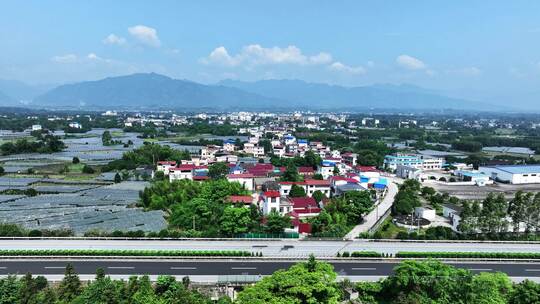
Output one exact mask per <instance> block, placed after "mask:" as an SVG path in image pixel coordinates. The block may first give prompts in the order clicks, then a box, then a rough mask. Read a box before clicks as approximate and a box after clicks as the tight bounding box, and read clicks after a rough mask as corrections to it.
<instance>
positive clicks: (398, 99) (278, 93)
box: [0, 73, 495, 110]
mask: <svg viewBox="0 0 540 304" xmlns="http://www.w3.org/2000/svg"><path fill="white" fill-rule="evenodd" d="M6 83H7V82H6V81H3V82H2V81H0V104H1V105H13V101H14V100H16V101H20V100H27V99H26V98H28V99H30V98H31V100H32V102H31V105H32V107H42V108H75V109H76V108H85V109H92V108H112V107H117V108H131V109H132V108H138V109H180V110H187V109H193V110H195V109H216V110H228V109H288V110H290V109H306V108H308V109H314V110H318V109H320V110H329V109H333V110H366V109H411V110H441V109H455V110H495V109H494V108H493V106H492V105H485V104H482V103H479V102H473V101H468V100H465V99H459V98H451V97H448V96H445V95H444V94H442V93H439V92H437V91H434V90H428V89H424V88H421V87H417V86H412V85H392V84H377V85H369V86H357V87H344V86H338V85H329V84H321V83H309V82H305V81H302V80H260V81H256V82H244V81H237V80H223V81H221V82H219V83H216V84H212V85H206V84H200V83H196V82H193V81H189V80H179V79H173V78H170V77H167V76H163V75H159V74H155V73H139V74H132V75H127V76H118V77H109V78H104V79H101V80H96V81H83V82H77V83H72V84H64V85H60V86H57V87H55V88H52V89H50V90H48V91H46V92H40V89H38V88H27V89H24V86H22V85H20V84H15V83H10V85H7V84H6ZM41 90H43V88H41ZM2 93H3V94H2ZM23 93H24V94H23ZM40 93H42V94H40Z"/></svg>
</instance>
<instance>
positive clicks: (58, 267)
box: [43, 266, 66, 269]
mask: <svg viewBox="0 0 540 304" xmlns="http://www.w3.org/2000/svg"><path fill="white" fill-rule="evenodd" d="M43 268H45V269H66V266H45V267H43Z"/></svg>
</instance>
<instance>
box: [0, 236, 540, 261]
mask: <svg viewBox="0 0 540 304" xmlns="http://www.w3.org/2000/svg"><path fill="white" fill-rule="evenodd" d="M0 248H2V249H118V250H124V249H140V250H145V249H146V250H156V249H163V250H246V251H250V252H262V253H263V255H264V256H265V257H288V258H305V257H307V256H309V255H310V254H314V255H315V256H317V257H335V256H336V254H337V252H338V251H339V252H343V251H349V252H352V251H362V250H367V251H377V252H381V253H396V252H398V251H467V252H539V253H540V244H527V243H504V244H503V243H480V242H476V243H452V242H431V243H424V242H371V241H367V240H354V241H299V240H282V241H268V240H250V241H241V240H154V241H152V240H6V239H2V240H0Z"/></svg>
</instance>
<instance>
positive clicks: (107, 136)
mask: <svg viewBox="0 0 540 304" xmlns="http://www.w3.org/2000/svg"><path fill="white" fill-rule="evenodd" d="M101 143H102V144H103V145H104V146H109V145H111V143H112V135H111V132H109V130H105V131H104V132H103V134H101Z"/></svg>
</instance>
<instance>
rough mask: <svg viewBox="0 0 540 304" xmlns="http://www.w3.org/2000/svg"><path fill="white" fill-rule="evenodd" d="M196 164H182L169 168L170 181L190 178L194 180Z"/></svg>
mask: <svg viewBox="0 0 540 304" xmlns="http://www.w3.org/2000/svg"><path fill="white" fill-rule="evenodd" d="M194 170H195V166H194V165H180V166H178V167H175V168H171V169H170V170H169V181H170V182H172V181H175V180H181V179H190V180H193V171H194Z"/></svg>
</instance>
